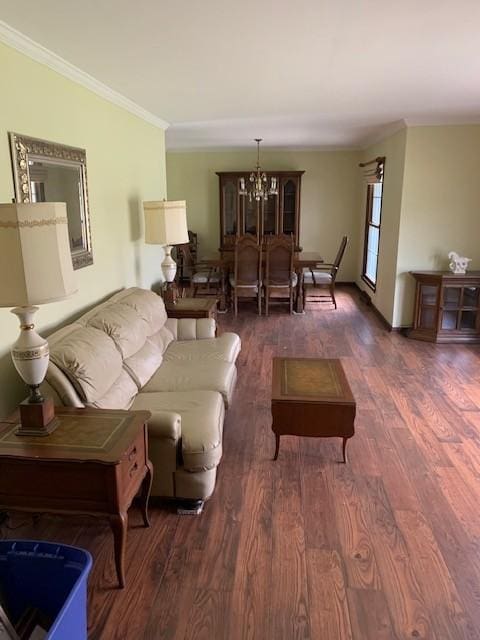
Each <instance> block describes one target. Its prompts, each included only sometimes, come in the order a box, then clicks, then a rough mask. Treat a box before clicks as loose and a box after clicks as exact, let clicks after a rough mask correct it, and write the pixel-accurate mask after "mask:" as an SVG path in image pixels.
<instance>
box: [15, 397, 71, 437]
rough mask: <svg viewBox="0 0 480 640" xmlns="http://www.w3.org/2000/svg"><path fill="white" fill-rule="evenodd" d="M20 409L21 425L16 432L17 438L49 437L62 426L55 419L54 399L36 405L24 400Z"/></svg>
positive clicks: (46, 399)
mask: <svg viewBox="0 0 480 640" xmlns="http://www.w3.org/2000/svg"><path fill="white" fill-rule="evenodd" d="M19 408H20V424H19V425H18V429H17V430H16V432H15V434H16V435H17V436H48V435H50V434H51V433H52V431H55V429H56V428H57V427H58V425H59V424H60V421H59V420H58V418H55V407H54V404H53V399H52V398H45V400H43V402H35V403H32V402H29V401H28V400H24V401H23V402H21V403H20V405H19Z"/></svg>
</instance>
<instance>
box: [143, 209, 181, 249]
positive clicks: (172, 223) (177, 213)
mask: <svg viewBox="0 0 480 640" xmlns="http://www.w3.org/2000/svg"><path fill="white" fill-rule="evenodd" d="M143 210H144V213H145V242H146V243H147V244H163V245H173V244H186V243H187V242H188V229H187V206H186V202H185V200H176V201H172V202H167V201H166V200H163V201H158V202H144V203H143Z"/></svg>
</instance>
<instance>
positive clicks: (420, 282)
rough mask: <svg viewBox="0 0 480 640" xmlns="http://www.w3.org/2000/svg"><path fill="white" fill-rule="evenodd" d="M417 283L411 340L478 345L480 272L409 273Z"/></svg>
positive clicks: (479, 330)
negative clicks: (473, 343)
mask: <svg viewBox="0 0 480 640" xmlns="http://www.w3.org/2000/svg"><path fill="white" fill-rule="evenodd" d="M411 275H412V276H413V277H414V278H415V281H416V291H415V309H414V317H413V328H412V330H411V331H410V332H409V337H410V338H416V339H418V340H426V341H428V342H480V271H470V272H468V273H464V274H454V273H451V272H450V271H412V272H411Z"/></svg>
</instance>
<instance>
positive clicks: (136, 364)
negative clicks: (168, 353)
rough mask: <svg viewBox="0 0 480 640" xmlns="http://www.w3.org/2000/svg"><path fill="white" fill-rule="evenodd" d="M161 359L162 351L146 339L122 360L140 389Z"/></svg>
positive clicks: (160, 362)
mask: <svg viewBox="0 0 480 640" xmlns="http://www.w3.org/2000/svg"><path fill="white" fill-rule="evenodd" d="M162 360H163V355H162V351H161V350H160V349H159V348H158V347H157V345H156V344H154V343H153V342H152V341H151V340H150V339H148V340H147V341H146V342H145V344H144V345H143V347H142V348H141V349H140V350H139V351H137V353H134V354H133V356H130V357H129V358H127V359H126V360H124V361H123V366H124V367H125V369H126V370H127V371H128V373H129V374H130V375H131V376H132V378H133V380H134V381H135V384H136V385H137V387H138V388H139V389H141V388H142V387H143V386H145V385H146V384H147V382H148V381H149V380H150V378H151V377H152V376H153V374H154V373H155V371H156V370H157V369H158V367H159V366H160V365H161V364H162Z"/></svg>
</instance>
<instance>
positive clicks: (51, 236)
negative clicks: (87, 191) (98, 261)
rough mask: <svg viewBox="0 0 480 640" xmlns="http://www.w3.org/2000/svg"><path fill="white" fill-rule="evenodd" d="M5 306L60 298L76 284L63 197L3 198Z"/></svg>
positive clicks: (1, 299) (0, 232)
mask: <svg viewBox="0 0 480 640" xmlns="http://www.w3.org/2000/svg"><path fill="white" fill-rule="evenodd" d="M0 273H1V274H2V277H1V279H0V306H2V307H14V306H21V307H25V306H31V305H35V304H43V303H46V302H54V301H55V300H61V299H63V298H66V297H67V296H70V295H71V294H73V293H75V291H76V290H77V287H76V284H75V278H74V273H73V265H72V256H71V252H70V243H69V239H68V221H67V206H66V204H65V203H64V202H42V203H35V204H0Z"/></svg>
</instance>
